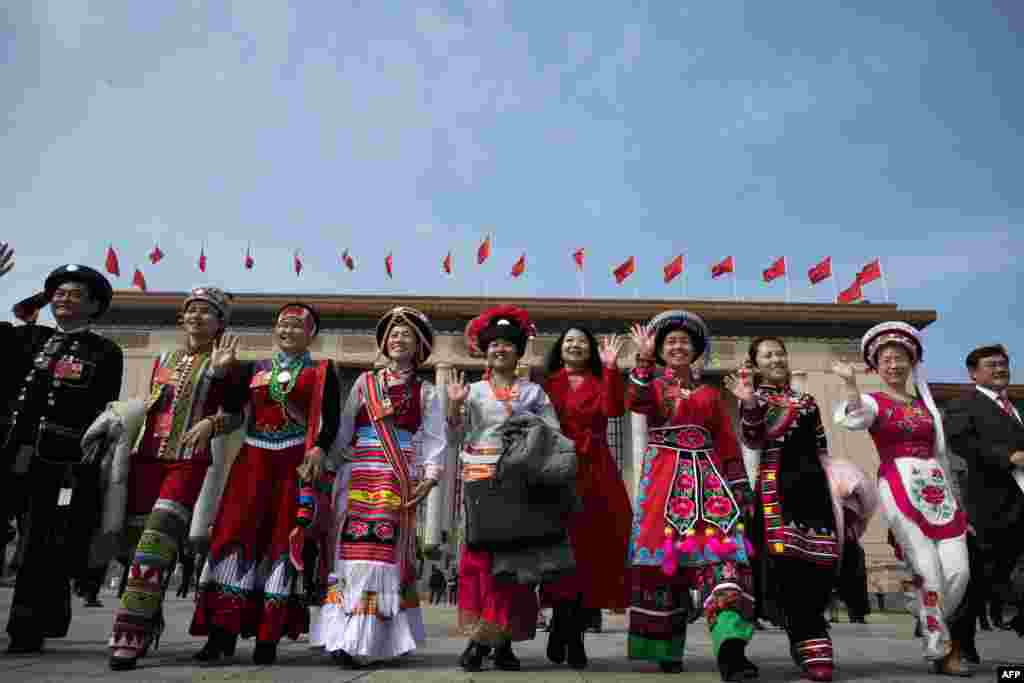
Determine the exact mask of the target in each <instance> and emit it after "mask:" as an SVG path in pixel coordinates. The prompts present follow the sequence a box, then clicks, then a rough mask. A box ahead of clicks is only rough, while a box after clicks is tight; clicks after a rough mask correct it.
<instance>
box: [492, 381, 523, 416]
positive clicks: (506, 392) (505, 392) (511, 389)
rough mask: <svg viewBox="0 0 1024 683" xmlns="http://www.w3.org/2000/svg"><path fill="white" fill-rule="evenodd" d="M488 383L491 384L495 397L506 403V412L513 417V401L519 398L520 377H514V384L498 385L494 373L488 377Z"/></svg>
mask: <svg viewBox="0 0 1024 683" xmlns="http://www.w3.org/2000/svg"><path fill="white" fill-rule="evenodd" d="M487 383H488V384H490V385H491V392H492V393H493V394H494V398H496V399H497V400H499V401H501V402H502V404H504V406H505V412H506V413H508V415H509V417H511V416H512V401H515V400H516V399H517V398H519V378H518V377H517V378H516V379H514V380H513V381H512V384H510V385H508V386H507V387H498V386H496V385H495V384H494V375H491V376H490V377H488V378H487Z"/></svg>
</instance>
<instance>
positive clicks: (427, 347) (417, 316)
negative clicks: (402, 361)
mask: <svg viewBox="0 0 1024 683" xmlns="http://www.w3.org/2000/svg"><path fill="white" fill-rule="evenodd" d="M396 325H408V326H409V327H411V328H412V330H413V332H414V333H415V334H416V338H417V339H418V340H419V351H418V352H417V354H416V363H417V364H422V363H423V362H424V361H426V360H427V358H429V357H430V354H431V352H432V351H433V350H434V328H433V327H432V326H431V324H430V319H429V318H427V316H425V315H424V314H423V313H421V312H420V311H417V310H416V309H415V308H409V307H408V306H396V307H395V308H392V309H391V310H390V311H388V312H387V313H385V314H384V315H383V316H381V319H380V320H378V321H377V350H378V352H379V353H380V354H382V355H384V356H387V357H388V358H390V357H391V356H390V355H389V354H388V349H387V341H388V335H390V334H391V330H392V328H394V327H395V326H396Z"/></svg>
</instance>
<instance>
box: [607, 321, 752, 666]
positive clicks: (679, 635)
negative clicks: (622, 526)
mask: <svg viewBox="0 0 1024 683" xmlns="http://www.w3.org/2000/svg"><path fill="white" fill-rule="evenodd" d="M632 337H633V342H634V343H635V344H636V346H637V348H638V351H639V352H638V354H637V361H636V367H635V368H634V369H633V371H632V372H631V373H630V378H629V385H628V387H627V389H626V407H627V408H628V409H629V410H632V411H634V412H637V413H642V414H644V415H646V416H647V424H648V434H647V441H648V447H647V450H646V453H645V455H644V463H643V472H642V475H641V479H640V487H639V491H638V493H637V500H636V505H637V510H636V516H635V518H634V521H633V532H632V536H631V538H630V548H629V558H630V563H631V565H632V569H631V577H630V581H631V586H632V598H631V607H632V609H631V610H630V615H629V641H628V647H629V657H630V659H645V660H650V661H656V662H658V664H659V665H660V667H661V670H662V671H665V672H679V671H682V668H683V647H684V644H685V641H686V626H687V621H688V620H687V617H688V612H689V611H690V609H692V605H691V604H690V590H691V589H696V590H697V591H698V592H699V593H700V595H701V596H702V597H703V600H704V614H705V618H706V619H707V622H708V626H709V628H710V630H711V643H712V648H713V652H714V654H715V657H716V659H717V662H718V668H719V671H720V673H721V675H722V680H724V681H739V680H743V679H745V678H754V677H756V676H757V675H758V671H757V667H756V666H754V664H753V663H752V662H750V660H748V659H747V657H746V655H745V654H744V650H745V648H746V644H747V642H748V641H749V640H750V638H751V636H752V635H753V630H754V626H753V623H752V619H753V617H754V598H753V595H752V588H751V583H752V578H751V570H750V559H749V558H750V548H749V541H748V540H747V539H746V538H745V532H744V519H745V518H748V519H749V513H750V509H749V508H750V505H751V501H752V492H751V490H750V485H749V483H748V481H747V474H746V471H745V469H744V464H743V459H742V457H741V456H740V453H739V447H738V445H737V440H736V434H735V432H734V431H733V428H732V423H731V421H730V418H729V415H728V414H727V413H726V412H725V408H724V406H723V405H722V402H721V399H720V396H719V392H718V391H717V390H715V389H714V388H712V387H708V386H701V387H697V386H695V385H694V382H693V377H692V375H691V363H692V362H693V361H695V360H696V359H697V358H699V357H700V356H701V354H703V353H704V352H705V351H706V349H707V345H708V330H707V326H706V325H705V324H704V321H702V320H701V319H700V318H699V317H697V316H695V315H693V314H692V313H689V312H687V311H668V312H666V313H662V314H660V315H658V316H656V317H655V318H654V319H653V320H651V322H650V324H648V325H647V326H643V325H634V326H633V329H632ZM655 363H659V364H662V365H665V366H667V370H666V372H665V373H664V374H662V375H658V376H656V375H655V374H654V369H655Z"/></svg>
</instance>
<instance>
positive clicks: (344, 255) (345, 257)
mask: <svg viewBox="0 0 1024 683" xmlns="http://www.w3.org/2000/svg"><path fill="white" fill-rule="evenodd" d="M341 262H342V263H344V264H345V267H346V268H348V269H349V270H355V269H356V260H355V259H354V258H352V256H351V255H350V254H349V253H348V249H346V250H345V251H343V252H341Z"/></svg>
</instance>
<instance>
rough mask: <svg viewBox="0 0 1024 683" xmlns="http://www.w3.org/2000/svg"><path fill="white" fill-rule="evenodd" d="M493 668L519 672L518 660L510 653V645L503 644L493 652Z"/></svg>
mask: <svg viewBox="0 0 1024 683" xmlns="http://www.w3.org/2000/svg"><path fill="white" fill-rule="evenodd" d="M494 668H495V669H501V670H502V671H519V670H520V669H521V668H522V666H521V665H520V663H519V658H518V657H516V656H515V654H513V653H512V644H511V643H505V644H504V645H502V646H501V647H499V648H496V649H495V651H494Z"/></svg>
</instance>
